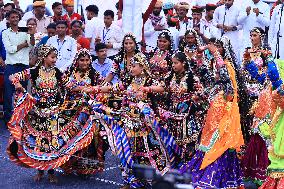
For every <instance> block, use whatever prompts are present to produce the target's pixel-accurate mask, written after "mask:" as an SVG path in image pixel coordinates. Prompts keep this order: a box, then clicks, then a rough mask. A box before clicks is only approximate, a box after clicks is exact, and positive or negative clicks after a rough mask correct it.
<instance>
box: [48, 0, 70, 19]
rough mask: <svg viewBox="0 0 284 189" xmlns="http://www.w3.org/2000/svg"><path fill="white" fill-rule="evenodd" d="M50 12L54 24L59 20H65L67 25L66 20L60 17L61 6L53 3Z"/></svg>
mask: <svg viewBox="0 0 284 189" xmlns="http://www.w3.org/2000/svg"><path fill="white" fill-rule="evenodd" d="M52 11H53V14H54V16H53V21H54V22H55V23H56V22H58V21H60V20H65V21H67V23H68V24H69V22H68V20H67V19H66V18H64V17H63V16H62V13H63V5H62V4H61V3H59V2H55V3H53V4H52Z"/></svg>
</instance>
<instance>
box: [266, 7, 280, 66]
mask: <svg viewBox="0 0 284 189" xmlns="http://www.w3.org/2000/svg"><path fill="white" fill-rule="evenodd" d="M283 6H284V4H280V5H278V6H277V7H275V8H274V10H273V13H272V16H271V21H270V27H269V32H268V43H269V44H270V45H271V50H272V53H273V55H274V57H275V58H277V59H281V60H284V8H283Z"/></svg>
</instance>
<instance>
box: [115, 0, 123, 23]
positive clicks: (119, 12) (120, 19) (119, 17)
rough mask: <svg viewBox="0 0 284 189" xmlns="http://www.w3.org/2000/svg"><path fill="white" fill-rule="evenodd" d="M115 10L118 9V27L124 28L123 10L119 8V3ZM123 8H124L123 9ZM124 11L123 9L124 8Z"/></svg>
mask: <svg viewBox="0 0 284 189" xmlns="http://www.w3.org/2000/svg"><path fill="white" fill-rule="evenodd" d="M115 8H116V9H117V13H116V15H117V20H116V21H115V24H116V25H118V26H119V27H120V28H122V10H120V9H119V8H120V7H119V2H117V3H116V4H115ZM121 8H122V7H121ZM122 9H123V8H122Z"/></svg>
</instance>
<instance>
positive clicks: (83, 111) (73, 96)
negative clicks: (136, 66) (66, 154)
mask: <svg viewBox="0 0 284 189" xmlns="http://www.w3.org/2000/svg"><path fill="white" fill-rule="evenodd" d="M91 62H92V58H91V54H90V52H89V50H87V49H81V50H79V51H78V52H77V54H76V57H75V59H74V63H73V65H72V66H71V67H70V68H69V69H68V71H67V73H66V75H65V76H64V80H65V81H64V82H65V88H66V90H67V91H66V97H65V101H64V103H63V105H62V106H61V107H60V108H61V112H60V115H59V120H60V123H61V124H62V125H71V124H74V123H75V124H78V123H79V124H78V125H80V124H83V123H84V122H86V121H87V120H88V119H89V118H90V116H91V111H92V108H91V107H90V106H88V105H87V104H86V103H84V100H83V99H84V98H86V96H84V94H85V93H90V91H91V88H92V87H93V86H97V85H100V84H102V82H103V78H102V77H101V76H100V74H99V73H98V72H97V71H95V70H94V69H93V67H92V65H91ZM90 95H91V96H92V94H90ZM93 98H95V97H93ZM77 120H79V121H80V122H78V123H76V121H77ZM73 121H74V122H73ZM94 127H95V132H94V136H93V140H92V142H91V144H90V145H89V146H88V147H86V148H84V149H82V150H80V151H78V152H76V154H75V155H76V156H74V157H71V158H70V160H69V161H68V162H67V163H65V164H64V165H63V166H61V167H62V168H63V169H64V171H65V172H66V173H73V172H75V173H77V174H81V175H89V174H94V173H96V172H98V171H102V169H103V167H104V159H105V158H104V152H105V151H106V150H107V136H106V135H105V134H104V133H105V129H104V127H103V126H102V125H101V124H99V122H94ZM70 128H72V127H71V126H70ZM101 134H104V135H101Z"/></svg>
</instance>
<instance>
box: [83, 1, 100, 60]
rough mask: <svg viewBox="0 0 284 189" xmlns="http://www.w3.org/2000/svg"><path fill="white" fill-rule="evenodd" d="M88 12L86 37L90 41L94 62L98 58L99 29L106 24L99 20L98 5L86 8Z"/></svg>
mask: <svg viewBox="0 0 284 189" xmlns="http://www.w3.org/2000/svg"><path fill="white" fill-rule="evenodd" d="M86 11H87V19H88V20H87V21H86V25H85V37H86V38H87V39H89V41H90V45H91V48H90V52H91V54H92V58H93V60H94V59H95V56H96V51H95V39H96V35H97V33H98V29H99V28H102V27H104V23H103V21H102V20H101V19H99V18H98V14H99V8H98V7H97V6H96V5H89V6H87V7H86Z"/></svg>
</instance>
